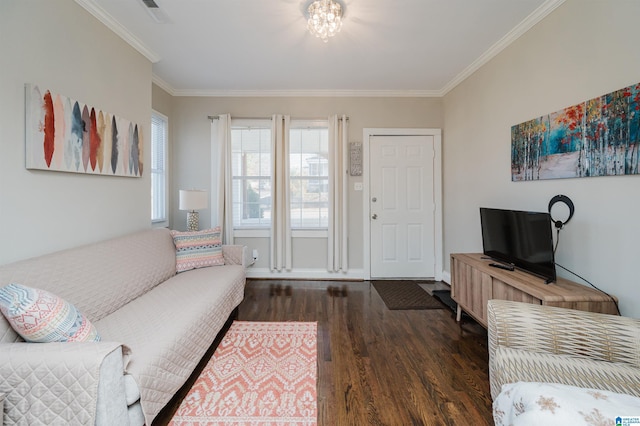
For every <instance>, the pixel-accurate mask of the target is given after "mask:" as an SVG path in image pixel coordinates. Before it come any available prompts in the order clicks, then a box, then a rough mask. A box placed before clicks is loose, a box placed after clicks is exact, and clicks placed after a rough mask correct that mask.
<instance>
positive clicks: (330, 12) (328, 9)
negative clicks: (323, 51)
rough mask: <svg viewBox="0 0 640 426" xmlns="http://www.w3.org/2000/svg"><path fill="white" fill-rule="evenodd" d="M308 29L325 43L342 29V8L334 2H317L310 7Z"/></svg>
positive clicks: (331, 0) (308, 10) (322, 0)
mask: <svg viewBox="0 0 640 426" xmlns="http://www.w3.org/2000/svg"><path fill="white" fill-rule="evenodd" d="M307 12H309V20H308V21H307V28H309V31H310V32H311V34H313V35H314V36H316V37H319V38H321V39H322V41H324V42H325V43H326V42H327V41H329V37H333V36H334V35H336V34H337V33H338V32H340V28H342V6H340V3H337V2H335V1H333V0H316V1H314V2H313V3H311V4H310V5H309V8H308V9H307Z"/></svg>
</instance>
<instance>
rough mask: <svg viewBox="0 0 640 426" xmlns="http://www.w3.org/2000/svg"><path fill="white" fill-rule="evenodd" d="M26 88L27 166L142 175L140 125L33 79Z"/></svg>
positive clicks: (60, 170) (114, 174)
mask: <svg viewBox="0 0 640 426" xmlns="http://www.w3.org/2000/svg"><path fill="white" fill-rule="evenodd" d="M25 94H26V132H25V133H26V135H25V136H26V167H27V169H39V170H51V171H58V172H72V173H89V174H99V175H109V176H129V177H140V176H142V171H143V166H144V164H143V159H144V156H143V152H144V151H143V147H144V143H143V138H142V129H141V128H140V126H138V125H137V124H135V123H132V122H131V121H128V120H125V119H123V118H121V117H118V116H116V115H114V114H111V113H107V112H105V111H101V110H98V109H96V108H94V107H92V106H90V105H87V104H83V103H80V102H78V101H76V100H74V99H71V98H68V97H66V96H63V95H60V94H59V93H52V92H51V91H50V90H45V89H40V88H39V87H38V86H36V85H31V84H27V85H26V86H25Z"/></svg>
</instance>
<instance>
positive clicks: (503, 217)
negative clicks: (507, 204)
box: [480, 207, 556, 283]
mask: <svg viewBox="0 0 640 426" xmlns="http://www.w3.org/2000/svg"><path fill="white" fill-rule="evenodd" d="M480 223H481V226H482V247H483V251H484V254H485V255H486V256H488V257H490V258H491V259H494V260H496V261H498V262H502V263H506V264H507V265H512V266H513V267H516V268H518V269H521V270H524V271H527V272H530V273H532V274H534V275H537V276H539V277H541V278H544V279H545V282H546V283H550V282H553V281H555V280H556V267H555V262H554V258H553V233H552V227H551V216H550V215H549V213H541V212H526V211H518V210H503V209H491V208H486V207H480Z"/></svg>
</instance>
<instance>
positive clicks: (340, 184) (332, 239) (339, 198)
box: [327, 115, 349, 272]
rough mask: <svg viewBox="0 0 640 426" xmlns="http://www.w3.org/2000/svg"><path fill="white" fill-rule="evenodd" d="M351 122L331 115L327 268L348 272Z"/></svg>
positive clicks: (333, 270)
mask: <svg viewBox="0 0 640 426" xmlns="http://www.w3.org/2000/svg"><path fill="white" fill-rule="evenodd" d="M348 135H349V121H348V119H347V116H346V115H342V116H338V115H332V116H331V117H329V230H328V231H329V239H328V244H327V247H328V252H327V270H328V271H329V272H340V271H342V272H347V270H348V267H349V263H348V254H349V253H348V245H347V235H348V229H347V223H348V218H347V213H348V210H349V209H348V201H347V194H348V190H347V184H348V179H347V174H348V172H349V170H348V166H347V149H348V147H349V144H348V137H349V136H348Z"/></svg>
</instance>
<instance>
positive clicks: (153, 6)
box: [140, 0, 171, 24]
mask: <svg viewBox="0 0 640 426" xmlns="http://www.w3.org/2000/svg"><path fill="white" fill-rule="evenodd" d="M140 1H141V2H142V4H143V5H144V6H145V8H144V9H145V10H146V11H147V13H148V14H149V16H151V18H152V19H153V20H154V21H155V22H157V23H158V24H170V23H171V19H169V16H168V15H167V14H166V13H164V11H163V10H162V9H160V6H158V3H156V2H155V1H154V0H140Z"/></svg>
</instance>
